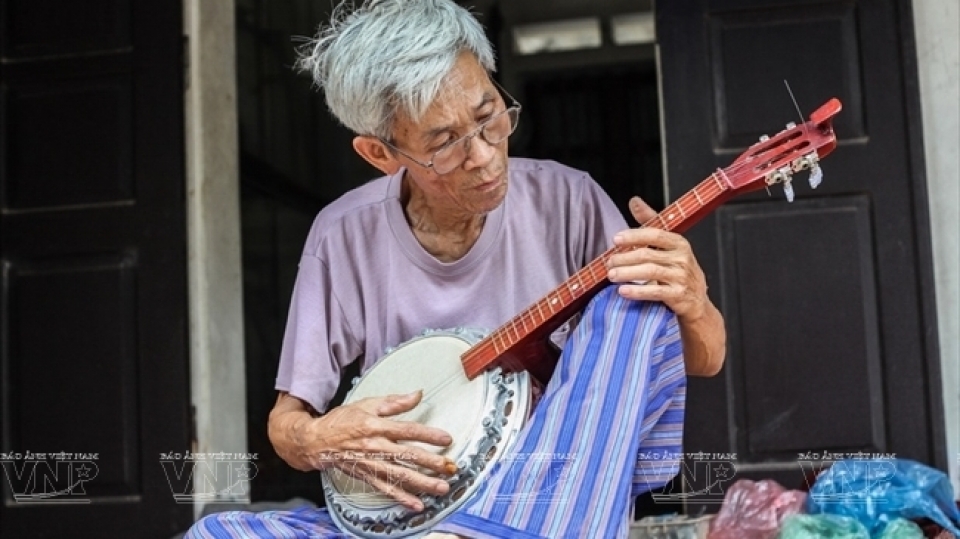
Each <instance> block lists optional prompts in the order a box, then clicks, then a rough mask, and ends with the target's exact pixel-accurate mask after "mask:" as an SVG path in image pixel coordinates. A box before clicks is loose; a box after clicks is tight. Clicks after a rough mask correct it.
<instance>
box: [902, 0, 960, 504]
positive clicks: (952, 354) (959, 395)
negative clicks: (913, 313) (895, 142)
mask: <svg viewBox="0 0 960 539" xmlns="http://www.w3.org/2000/svg"><path fill="white" fill-rule="evenodd" d="M913 12H914V24H915V26H916V34H917V55H918V59H919V71H920V98H921V101H922V106H923V138H924V150H925V154H926V155H925V157H926V169H927V189H928V191H929V196H930V224H931V228H932V235H933V249H934V256H933V264H934V272H935V279H936V287H937V316H938V322H939V327H938V330H939V333H940V358H941V365H942V366H941V369H942V373H943V405H944V410H945V413H946V418H945V420H946V431H947V452H948V455H949V459H950V477H951V479H952V482H953V488H954V491H955V492H956V493H958V494H960V217H958V216H960V82H958V80H960V4H958V2H957V0H914V2H913Z"/></svg>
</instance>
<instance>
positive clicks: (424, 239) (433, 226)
mask: <svg viewBox="0 0 960 539" xmlns="http://www.w3.org/2000/svg"><path fill="white" fill-rule="evenodd" d="M404 184H405V185H404V193H403V195H404V196H401V202H402V203H403V211H404V214H405V215H406V217H407V223H409V225H410V228H411V230H413V235H414V236H415V237H416V238H417V241H419V242H420V245H422V246H423V248H424V249H425V250H426V251H427V252H428V253H430V254H431V255H433V256H434V257H436V258H437V259H438V260H440V261H442V262H453V261H456V260H459V259H461V258H463V257H464V256H465V255H466V254H467V253H468V252H470V249H471V248H472V247H473V245H474V244H475V243H476V242H477V239H479V238H480V233H481V232H482V231H483V224H484V221H485V220H486V215H483V214H476V213H466V212H459V211H456V210H445V209H444V208H442V207H439V205H437V204H430V201H429V200H427V197H426V196H425V194H424V193H423V192H422V191H420V190H419V189H416V188H415V187H413V188H411V187H412V186H411V184H410V183H409V182H408V180H404Z"/></svg>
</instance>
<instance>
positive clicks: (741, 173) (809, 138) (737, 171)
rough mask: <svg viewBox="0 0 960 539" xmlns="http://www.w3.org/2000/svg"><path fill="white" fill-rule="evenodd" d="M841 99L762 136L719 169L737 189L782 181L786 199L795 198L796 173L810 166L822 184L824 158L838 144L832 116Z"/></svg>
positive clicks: (812, 179) (812, 177) (814, 183)
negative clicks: (782, 128) (772, 133)
mask: <svg viewBox="0 0 960 539" xmlns="http://www.w3.org/2000/svg"><path fill="white" fill-rule="evenodd" d="M840 108H841V105H840V100H838V99H836V98H833V99H831V100H830V101H827V102H826V103H824V104H823V105H822V106H821V107H820V108H818V109H817V110H816V111H814V113H813V114H811V115H810V120H808V121H806V122H804V123H803V124H801V125H796V124H793V123H789V124H787V128H786V129H784V130H783V131H781V132H779V133H777V134H776V135H774V136H773V137H768V136H766V135H764V136H762V137H760V142H758V143H756V144H754V145H753V146H750V148H749V149H748V150H747V151H745V152H743V154H742V155H740V157H738V158H737V160H736V161H734V162H733V163H732V164H731V165H730V166H728V167H727V168H725V169H722V170H721V171H719V172H718V174H720V175H721V177H722V178H723V179H724V180H725V181H726V182H727V184H728V185H729V186H730V188H731V189H732V190H733V191H734V192H735V193H745V192H748V191H755V190H758V189H762V188H764V187H767V186H769V185H773V184H775V183H782V184H783V189H784V192H785V193H786V195H787V200H791V201H792V200H793V188H792V187H791V185H790V182H791V180H792V178H793V174H794V173H796V172H800V171H801V170H810V186H811V187H813V188H816V187H817V185H819V184H820V178H821V173H820V166H819V165H818V163H819V161H820V159H821V158H823V157H826V155H827V154H829V153H830V152H832V151H833V149H834V148H836V147H837V137H836V135H835V134H834V132H833V124H832V122H833V117H834V116H836V115H837V113H838V112H840Z"/></svg>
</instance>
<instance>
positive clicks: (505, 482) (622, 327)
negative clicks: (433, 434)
mask: <svg viewBox="0 0 960 539" xmlns="http://www.w3.org/2000/svg"><path fill="white" fill-rule="evenodd" d="M685 397H686V376H685V372H684V366H683V355H682V350H681V345H680V333H679V329H678V325H677V320H676V317H675V316H674V315H673V313H672V312H671V311H670V310H669V309H667V308H666V307H665V306H664V305H663V304H660V303H649V302H636V301H631V300H625V299H623V298H621V297H620V296H619V295H618V294H617V292H616V287H615V286H610V287H607V288H606V289H604V290H603V291H602V292H601V293H600V294H599V295H598V296H597V297H596V298H594V299H593V301H591V302H590V304H589V305H588V306H587V309H586V310H585V311H584V315H583V317H582V319H581V321H580V324H579V325H578V326H577V329H576V331H575V332H574V334H573V335H572V336H571V338H570V340H569V342H568V343H567V345H566V346H565V348H564V352H563V354H562V356H561V358H560V362H559V364H558V366H557V371H556V372H555V373H554V376H553V378H552V379H551V381H550V383H549V385H548V386H547V388H546V390H545V392H544V395H543V398H542V399H541V400H540V403H539V404H538V405H537V408H536V410H534V413H533V416H532V417H531V420H530V421H529V422H528V423H527V425H526V426H525V428H524V429H523V431H522V432H521V436H520V438H519V440H518V441H517V445H516V446H514V450H513V452H512V454H511V455H507V456H506V457H504V458H503V459H502V460H500V461H499V462H498V463H497V464H496V466H495V468H494V469H493V470H492V473H491V475H490V478H489V480H488V481H487V482H486V483H485V484H484V485H482V487H481V488H480V490H479V491H478V492H477V493H476V494H475V495H474V496H473V497H472V498H471V500H469V501H468V502H467V503H466V504H465V505H464V507H462V508H461V509H460V510H459V511H457V512H456V513H454V514H452V515H451V516H450V517H448V518H447V519H446V520H444V521H443V522H442V523H440V524H439V525H438V526H437V528H436V530H437V531H444V532H448V533H454V534H457V535H461V536H464V537H471V538H501V537H516V538H550V539H554V538H565V537H570V538H581V537H604V538H614V537H626V536H627V533H628V530H629V515H630V508H631V506H632V503H633V499H634V497H635V496H636V495H638V494H640V493H643V492H647V491H650V490H653V489H654V488H658V487H660V486H663V485H664V484H665V483H666V482H667V481H669V480H670V479H671V478H672V477H673V476H674V475H676V473H677V472H678V470H679V460H677V459H676V458H675V456H676V455H678V454H679V453H680V451H681V439H682V435H683V414H684V405H685ZM665 457H666V458H665ZM233 537H271V538H294V537H295V538H308V537H310V538H312V537H344V535H342V533H341V532H339V531H337V528H336V526H335V525H334V524H333V522H332V521H331V520H330V518H329V515H328V514H327V513H326V511H324V510H300V511H297V512H289V511H288V512H266V513H258V514H254V513H238V512H231V513H221V514H218V515H212V516H210V517H207V518H204V519H202V520H201V521H200V522H198V523H197V524H196V525H195V526H194V527H193V528H192V529H191V530H190V532H189V533H188V534H187V538H233Z"/></svg>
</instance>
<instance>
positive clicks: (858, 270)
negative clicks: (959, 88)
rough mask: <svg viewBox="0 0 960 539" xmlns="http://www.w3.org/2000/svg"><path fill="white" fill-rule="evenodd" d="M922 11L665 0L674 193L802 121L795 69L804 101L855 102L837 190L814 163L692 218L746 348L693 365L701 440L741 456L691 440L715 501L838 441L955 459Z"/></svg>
mask: <svg viewBox="0 0 960 539" xmlns="http://www.w3.org/2000/svg"><path fill="white" fill-rule="evenodd" d="M912 28H913V26H912V22H911V19H910V5H909V2H908V1H907V0H870V1H853V0H832V1H827V2H824V1H821V0H817V1H804V0H683V1H670V2H658V3H657V32H658V40H659V44H660V51H661V68H662V86H663V94H662V95H663V103H664V118H665V122H664V123H665V129H666V131H665V134H666V137H665V145H666V152H667V172H668V189H669V193H670V196H671V198H676V197H678V196H679V195H680V194H682V193H683V192H685V191H687V190H689V189H690V188H691V187H692V186H694V185H695V184H696V183H698V182H699V181H701V180H702V179H703V178H705V177H706V176H707V175H709V174H710V173H711V171H713V170H715V169H716V168H717V167H719V166H725V165H727V164H729V163H730V162H731V161H732V160H733V159H734V158H735V157H736V156H737V155H739V153H740V152H742V151H743V150H744V149H745V148H746V147H747V146H748V145H749V144H751V143H752V142H754V141H756V140H757V137H759V136H761V135H763V134H773V133H775V132H777V131H779V130H780V129H782V128H783V125H784V124H785V123H786V122H789V121H794V122H798V121H799V119H798V118H797V113H796V112H795V108H794V105H793V103H792V101H791V98H790V97H789V95H788V93H787V91H786V89H785V87H784V82H783V81H784V80H785V79H786V80H787V81H789V83H790V85H791V86H792V88H793V91H794V93H795V94H796V96H797V100H798V101H799V105H800V108H801V109H802V111H803V113H804V115H805V116H806V115H809V113H810V112H812V111H813V110H814V109H815V108H816V107H818V106H819V105H820V104H822V103H823V102H825V101H826V100H827V99H829V98H830V97H838V98H839V99H840V100H841V101H842V102H843V106H844V109H843V111H842V113H841V114H840V116H839V117H838V119H837V121H836V122H835V125H836V130H837V133H838V139H839V141H840V146H839V147H838V148H837V150H836V151H835V153H834V154H833V155H831V156H829V157H828V158H827V159H826V160H825V161H824V162H823V170H824V182H823V185H822V186H821V187H820V188H819V189H817V190H816V191H812V190H810V189H809V187H806V186H805V185H804V183H805V180H806V178H805V177H800V175H798V179H799V180H802V181H796V182H794V184H795V189H796V191H797V201H796V202H794V203H793V204H788V203H787V202H786V201H785V200H784V197H783V194H782V190H781V189H780V188H779V187H774V188H772V189H771V194H770V196H767V195H766V194H764V193H762V192H761V193H760V194H756V195H754V196H750V197H746V198H743V199H739V200H736V201H734V202H732V203H729V204H728V205H726V206H725V207H723V208H721V209H720V210H719V211H717V212H716V213H715V214H714V215H713V216H712V217H710V218H709V219H707V220H706V221H704V222H702V223H701V224H699V225H697V226H696V227H695V228H694V229H693V230H691V231H690V232H689V233H688V237H689V239H690V240H691V242H692V243H693V245H694V248H695V250H696V251H697V253H699V257H700V261H701V263H702V264H703V267H704V270H705V271H706V273H707V275H708V279H709V285H710V293H711V294H712V297H713V298H714V299H715V301H716V302H717V303H718V305H719V306H720V308H721V310H722V311H723V312H724V314H725V316H726V320H727V328H728V332H729V347H728V350H729V352H728V357H727V364H726V367H725V369H724V371H723V372H722V373H721V374H720V375H719V376H717V377H716V378H713V379H708V380H692V381H691V385H690V392H689V402H688V408H687V411H688V416H687V422H686V431H685V446H686V448H687V450H688V451H691V452H700V451H702V452H704V455H698V456H697V457H698V458H699V460H711V459H712V460H717V461H721V462H724V461H727V460H729V461H730V462H731V463H732V464H733V465H734V466H735V473H733V474H731V473H729V472H730V471H731V470H732V468H730V467H722V466H721V467H715V468H714V469H715V470H725V471H724V473H723V474H720V475H718V474H713V473H711V472H710V471H704V470H706V469H705V468H704V467H703V466H702V463H700V464H699V465H698V463H697V462H695V461H696V460H698V458H694V459H691V458H690V457H691V456H690V455H688V460H687V468H686V469H685V470H684V474H682V475H684V476H685V479H687V480H688V481H689V483H690V486H691V487H692V488H694V489H699V488H707V487H711V488H710V490H707V491H706V493H705V494H704V496H702V497H700V498H698V500H699V502H704V503H707V502H717V501H718V500H719V498H722V495H723V490H724V488H725V486H726V485H729V484H731V481H733V480H735V479H739V478H753V479H756V478H759V477H772V478H776V479H778V480H780V482H781V483H783V484H784V486H787V487H790V488H798V487H801V486H803V485H804V479H803V477H804V475H810V474H811V472H813V471H816V470H817V469H819V468H820V467H821V465H822V464H823V463H824V462H829V461H830V460H831V459H832V458H833V457H836V456H837V454H842V455H844V456H846V455H848V454H851V453H857V454H870V455H873V454H879V455H883V456H897V457H902V458H911V459H916V460H919V461H922V462H927V463H931V464H936V465H940V466H943V465H944V463H945V454H944V449H943V447H944V446H943V443H942V440H943V434H942V429H943V416H942V410H941V408H940V398H941V397H940V395H941V390H940V377H939V369H938V365H939V357H938V351H937V346H936V342H937V341H936V319H935V311H934V291H933V278H932V257H931V252H930V243H929V226H928V220H927V201H926V192H925V186H924V176H923V170H922V157H923V155H922V141H921V138H920V133H921V131H920V111H919V106H918V99H919V98H918V94H917V77H916V74H915V65H914V63H915V51H914V46H913V41H912ZM861 452H862V453H861ZM824 453H829V454H830V455H829V457H830V458H828V459H826V461H825V460H824ZM697 470H700V471H701V473H697ZM693 509H696V508H693Z"/></svg>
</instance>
